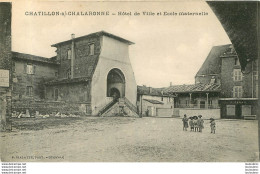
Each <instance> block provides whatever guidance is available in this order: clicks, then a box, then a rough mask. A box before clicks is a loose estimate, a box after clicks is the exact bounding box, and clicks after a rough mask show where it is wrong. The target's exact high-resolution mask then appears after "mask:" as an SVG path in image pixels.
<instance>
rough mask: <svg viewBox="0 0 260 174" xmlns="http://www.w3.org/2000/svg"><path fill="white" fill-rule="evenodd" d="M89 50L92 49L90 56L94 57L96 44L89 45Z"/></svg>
mask: <svg viewBox="0 0 260 174" xmlns="http://www.w3.org/2000/svg"><path fill="white" fill-rule="evenodd" d="M89 49H90V53H89V55H94V51H95V45H94V44H90V45H89Z"/></svg>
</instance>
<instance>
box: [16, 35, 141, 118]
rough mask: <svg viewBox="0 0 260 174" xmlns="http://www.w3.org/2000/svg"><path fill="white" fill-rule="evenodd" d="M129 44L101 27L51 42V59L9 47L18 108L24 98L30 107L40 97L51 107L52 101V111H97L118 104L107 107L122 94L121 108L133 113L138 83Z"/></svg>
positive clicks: (107, 109)
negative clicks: (58, 41)
mask: <svg viewBox="0 0 260 174" xmlns="http://www.w3.org/2000/svg"><path fill="white" fill-rule="evenodd" d="M131 44H133V43H132V42H130V41H128V40H125V39H123V38H121V37H118V36H115V35H113V34H110V33H107V32H104V31H101V32H97V33H92V34H89V35H86V36H82V37H78V38H75V36H74V35H72V38H71V39H70V40H67V41H64V42H60V43H57V44H54V45H52V46H53V47H56V48H57V50H56V53H57V55H56V56H55V57H53V58H49V59H48V58H43V57H38V56H33V55H26V54H21V53H16V52H13V60H14V63H13V68H14V80H15V85H14V88H13V91H14V94H13V98H14V99H15V101H16V105H15V106H16V108H17V110H19V107H20V110H22V108H28V107H29V106H22V105H21V103H26V101H27V104H28V105H31V106H32V108H31V110H33V108H35V107H33V105H40V104H39V103H40V101H43V102H45V106H44V107H46V108H48V109H49V110H50V111H51V109H50V108H55V106H56V107H58V108H57V109H56V110H55V109H54V110H55V111H56V112H57V111H61V112H62V111H64V110H66V111H67V112H72V111H74V112H77V111H79V112H83V113H84V114H87V115H101V114H104V113H106V114H108V112H115V110H116V109H117V110H119V107H117V108H116V107H114V108H116V109H114V110H111V109H110V108H111V107H112V104H113V105H116V104H118V102H119V101H118V99H120V101H121V105H120V111H122V112H123V111H124V109H125V110H127V111H128V112H126V113H127V114H133V115H136V113H135V109H136V96H137V85H136V82H135V77H134V73H133V70H132V65H131V63H130V59H129V51H128V47H129V45H131ZM37 101H38V103H35V102H37ZM115 101H116V102H115ZM122 103H124V104H122ZM108 106H109V107H108ZM129 108H130V109H129ZM39 109H41V108H39ZM101 111H102V113H100V112H101ZM33 112H35V109H34V111H33ZM108 115H109V114H108Z"/></svg>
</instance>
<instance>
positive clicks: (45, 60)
mask: <svg viewBox="0 0 260 174" xmlns="http://www.w3.org/2000/svg"><path fill="white" fill-rule="evenodd" d="M12 58H14V59H23V60H30V61H36V62H43V63H51V64H58V63H57V62H56V58H55V57H52V58H46V57H40V56H35V55H31V54H24V53H19V52H14V51H12Z"/></svg>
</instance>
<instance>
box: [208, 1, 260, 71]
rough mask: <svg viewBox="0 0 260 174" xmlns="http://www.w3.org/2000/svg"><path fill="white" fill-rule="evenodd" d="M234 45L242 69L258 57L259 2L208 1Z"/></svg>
mask: <svg viewBox="0 0 260 174" xmlns="http://www.w3.org/2000/svg"><path fill="white" fill-rule="evenodd" d="M207 3H208V4H209V6H210V7H211V9H212V10H213V12H214V13H215V14H216V16H217V18H218V19H219V21H220V22H221V24H222V26H223V28H224V29H225V31H226V33H227V35H228V36H229V39H230V40H231V42H232V44H233V45H234V47H235V49H236V52H237V55H238V58H239V61H240V65H241V69H242V70H245V67H246V65H247V63H248V60H249V61H252V60H256V59H257V57H258V46H259V45H258V40H257V39H258V38H259V36H258V34H257V22H258V21H259V19H258V14H259V13H257V12H258V11H257V9H258V8H259V3H258V2H257V1H239V2H235V1H207Z"/></svg>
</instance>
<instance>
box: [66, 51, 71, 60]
mask: <svg viewBox="0 0 260 174" xmlns="http://www.w3.org/2000/svg"><path fill="white" fill-rule="evenodd" d="M71 56H72V55H71V50H70V49H69V50H68V51H67V57H68V59H71Z"/></svg>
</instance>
